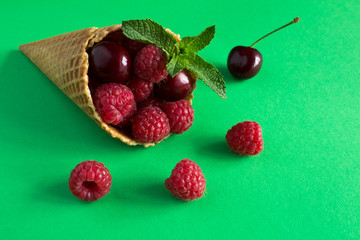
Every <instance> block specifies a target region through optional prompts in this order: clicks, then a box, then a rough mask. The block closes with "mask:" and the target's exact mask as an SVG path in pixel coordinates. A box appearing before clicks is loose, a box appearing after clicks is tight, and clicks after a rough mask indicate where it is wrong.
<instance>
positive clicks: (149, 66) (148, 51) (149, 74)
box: [134, 45, 168, 82]
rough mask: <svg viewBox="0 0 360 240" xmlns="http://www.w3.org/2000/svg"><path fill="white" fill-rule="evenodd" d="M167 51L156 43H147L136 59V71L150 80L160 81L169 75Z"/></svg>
mask: <svg viewBox="0 0 360 240" xmlns="http://www.w3.org/2000/svg"><path fill="white" fill-rule="evenodd" d="M166 63H167V58H166V55H165V53H164V52H163V51H162V50H161V49H160V48H158V47H157V46H155V45H147V46H145V47H144V48H142V49H141V50H140V52H139V53H138V54H137V55H136V57H135V60H134V72H135V74H136V75H138V76H139V77H141V78H144V79H146V80H148V81H150V82H160V81H161V80H163V79H165V78H166V76H167V75H168V72H167V70H166Z"/></svg>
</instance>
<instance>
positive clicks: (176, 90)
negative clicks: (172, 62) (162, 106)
mask: <svg viewBox="0 0 360 240" xmlns="http://www.w3.org/2000/svg"><path fill="white" fill-rule="evenodd" d="M194 89H195V80H194V79H193V78H192V77H191V75H190V73H189V72H188V71H186V70H182V71H180V72H179V73H178V74H176V75H175V76H174V77H171V76H170V75H168V76H167V78H166V79H164V80H162V81H161V82H159V83H158V84H156V85H155V86H154V92H155V95H156V96H157V97H159V98H161V99H164V100H167V101H177V100H180V99H184V98H186V97H187V96H189V95H190V94H191V93H192V92H193V91H194Z"/></svg>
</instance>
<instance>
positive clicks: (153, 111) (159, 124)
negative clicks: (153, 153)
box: [131, 107, 170, 143]
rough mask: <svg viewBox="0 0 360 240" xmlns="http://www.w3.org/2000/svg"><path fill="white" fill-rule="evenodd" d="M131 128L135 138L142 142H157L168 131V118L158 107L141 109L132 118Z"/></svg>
mask: <svg viewBox="0 0 360 240" xmlns="http://www.w3.org/2000/svg"><path fill="white" fill-rule="evenodd" d="M131 128H132V133H133V136H134V138H135V140H137V141H139V142H142V143H148V142H159V141H161V140H162V139H164V138H165V137H166V136H167V135H168V134H169V132H170V125H169V119H168V118H167V117H166V115H165V113H164V112H163V111H161V109H160V108H158V107H147V108H144V109H142V110H141V111H140V112H139V113H138V114H137V115H136V116H135V118H134V119H133V122H132V125H131Z"/></svg>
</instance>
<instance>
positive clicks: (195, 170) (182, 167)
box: [165, 158, 206, 201]
mask: <svg viewBox="0 0 360 240" xmlns="http://www.w3.org/2000/svg"><path fill="white" fill-rule="evenodd" d="M165 186H166V188H167V189H168V190H169V191H170V193H171V194H172V195H174V196H175V197H177V198H180V199H182V200H185V201H191V200H194V199H198V198H201V197H202V195H203V194H204V191H205V187H206V181H205V177H204V175H203V173H202V171H201V169H200V167H199V165H197V164H196V163H195V162H193V161H191V160H190V159H187V158H185V159H183V160H181V161H180V162H179V163H178V164H176V166H175V168H174V169H173V170H172V172H171V176H170V177H169V178H167V179H166V180H165Z"/></svg>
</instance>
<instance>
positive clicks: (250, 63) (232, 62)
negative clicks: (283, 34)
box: [227, 17, 300, 79]
mask: <svg viewBox="0 0 360 240" xmlns="http://www.w3.org/2000/svg"><path fill="white" fill-rule="evenodd" d="M299 21H300V18H298V17H296V18H294V19H293V20H292V21H291V22H289V23H288V24H285V25H284V26H282V27H280V28H278V29H276V30H274V31H272V32H270V33H268V34H266V35H265V36H263V37H262V38H260V39H259V40H257V41H256V42H254V43H253V44H252V45H251V46H250V47H243V46H237V47H234V48H233V49H232V50H231V51H230V53H229V56H228V60H227V67H228V69H229V71H230V73H231V74H232V75H233V76H234V77H235V78H238V79H249V78H252V77H254V76H255V75H256V74H257V73H258V72H259V71H260V68H261V66H262V62H263V60H262V56H261V53H260V52H259V51H258V50H256V49H255V48H253V47H254V46H255V44H257V43H258V42H260V41H261V40H262V39H264V38H266V37H267V36H269V35H270V34H273V33H274V32H276V31H279V30H280V29H282V28H284V27H287V26H289V25H291V24H293V23H297V22H299Z"/></svg>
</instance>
